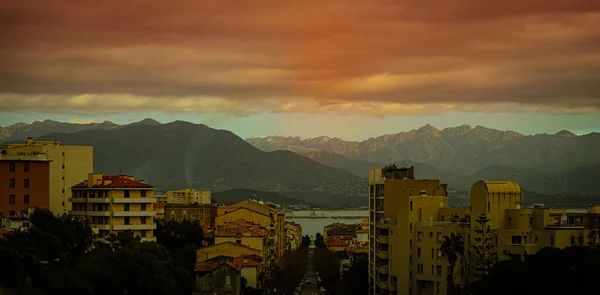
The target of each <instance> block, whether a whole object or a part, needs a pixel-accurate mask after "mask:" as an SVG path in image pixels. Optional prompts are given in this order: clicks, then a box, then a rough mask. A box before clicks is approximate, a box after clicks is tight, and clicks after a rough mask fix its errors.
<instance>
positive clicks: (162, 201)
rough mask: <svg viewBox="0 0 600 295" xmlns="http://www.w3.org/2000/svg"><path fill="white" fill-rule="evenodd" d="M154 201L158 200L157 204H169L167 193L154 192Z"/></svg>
mask: <svg viewBox="0 0 600 295" xmlns="http://www.w3.org/2000/svg"><path fill="white" fill-rule="evenodd" d="M154 199H156V204H166V203H167V194H166V193H165V192H157V191H155V192H154Z"/></svg>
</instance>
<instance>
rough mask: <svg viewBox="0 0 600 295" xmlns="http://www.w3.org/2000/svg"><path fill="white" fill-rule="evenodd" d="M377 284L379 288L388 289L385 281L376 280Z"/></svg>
mask: <svg viewBox="0 0 600 295" xmlns="http://www.w3.org/2000/svg"><path fill="white" fill-rule="evenodd" d="M377 285H378V286H379V288H381V289H384V290H388V289H389V286H388V282H386V281H377Z"/></svg>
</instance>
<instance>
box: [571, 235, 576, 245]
mask: <svg viewBox="0 0 600 295" xmlns="http://www.w3.org/2000/svg"><path fill="white" fill-rule="evenodd" d="M571 245H575V237H574V236H571Z"/></svg>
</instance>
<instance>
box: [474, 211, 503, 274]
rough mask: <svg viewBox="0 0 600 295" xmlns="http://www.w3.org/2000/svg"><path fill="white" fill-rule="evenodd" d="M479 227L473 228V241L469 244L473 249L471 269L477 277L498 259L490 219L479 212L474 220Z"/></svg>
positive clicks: (484, 272)
mask: <svg viewBox="0 0 600 295" xmlns="http://www.w3.org/2000/svg"><path fill="white" fill-rule="evenodd" d="M476 222H477V223H478V224H479V226H480V227H481V228H476V229H475V230H474V232H475V234H476V237H475V238H474V240H475V242H474V243H473V244H472V245H471V247H472V249H473V252H474V253H473V255H474V257H473V270H474V275H475V277H477V278H484V277H485V276H486V275H487V274H489V272H490V271H491V270H492V267H493V265H494V263H496V262H497V261H498V253H496V251H494V249H493V248H494V243H493V239H494V237H493V232H492V230H491V229H490V226H489V222H490V219H489V218H488V217H487V216H486V215H485V214H481V216H479V217H478V218H477V220H476Z"/></svg>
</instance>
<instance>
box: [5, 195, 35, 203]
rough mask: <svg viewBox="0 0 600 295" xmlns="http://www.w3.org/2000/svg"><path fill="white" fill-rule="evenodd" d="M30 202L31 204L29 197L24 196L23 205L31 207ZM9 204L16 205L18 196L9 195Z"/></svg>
mask: <svg viewBox="0 0 600 295" xmlns="http://www.w3.org/2000/svg"><path fill="white" fill-rule="evenodd" d="M29 202H30V198H29V195H24V196H23V204H25V205H29ZM8 204H9V205H16V204H17V196H16V195H9V196H8Z"/></svg>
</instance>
